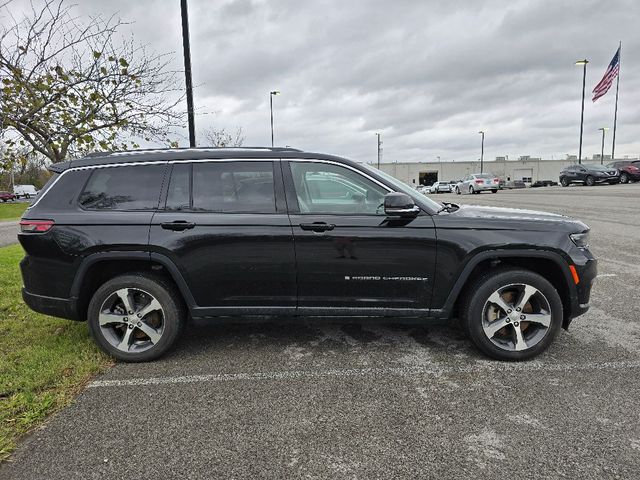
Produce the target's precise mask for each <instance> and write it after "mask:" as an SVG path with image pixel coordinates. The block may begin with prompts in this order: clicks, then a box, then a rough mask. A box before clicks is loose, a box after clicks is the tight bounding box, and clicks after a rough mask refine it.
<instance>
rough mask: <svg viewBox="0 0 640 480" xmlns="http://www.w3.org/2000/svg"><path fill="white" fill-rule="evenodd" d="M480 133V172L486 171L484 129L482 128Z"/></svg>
mask: <svg viewBox="0 0 640 480" xmlns="http://www.w3.org/2000/svg"><path fill="white" fill-rule="evenodd" d="M478 133H479V134H480V135H482V144H481V146H480V173H484V172H483V170H484V130H480V131H479V132H478Z"/></svg>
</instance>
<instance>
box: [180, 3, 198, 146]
mask: <svg viewBox="0 0 640 480" xmlns="http://www.w3.org/2000/svg"><path fill="white" fill-rule="evenodd" d="M180 12H181V14H182V50H183V54H184V78H185V83H186V87H187V119H188V121H189V146H190V147H191V148H193V147H195V146H196V126H195V120H194V114H193V82H192V80H191V45H190V44H189V13H188V11H187V0H180Z"/></svg>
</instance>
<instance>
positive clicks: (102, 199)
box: [79, 165, 165, 210]
mask: <svg viewBox="0 0 640 480" xmlns="http://www.w3.org/2000/svg"><path fill="white" fill-rule="evenodd" d="M164 169H165V165H128V166H125V167H106V168H96V169H95V170H94V171H93V172H92V173H91V177H89V181H88V182H87V184H86V186H85V188H84V190H83V191H82V193H81V194H80V199H79V202H80V206H81V207H82V208H85V209H88V210H154V209H156V208H157V207H158V198H159V196H160V187H161V185H162V177H163V175H164Z"/></svg>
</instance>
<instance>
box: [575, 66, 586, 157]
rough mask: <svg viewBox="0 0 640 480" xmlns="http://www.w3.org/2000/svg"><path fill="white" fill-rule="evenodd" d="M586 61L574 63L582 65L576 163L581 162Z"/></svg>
mask: <svg viewBox="0 0 640 480" xmlns="http://www.w3.org/2000/svg"><path fill="white" fill-rule="evenodd" d="M587 63H589V60H587V59H586V58H585V59H584V60H578V61H577V62H576V65H582V67H583V69H582V109H581V111H580V147H579V148H578V163H582V127H583V125H584V87H585V85H586V82H587Z"/></svg>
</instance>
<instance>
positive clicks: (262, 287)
mask: <svg viewBox="0 0 640 480" xmlns="http://www.w3.org/2000/svg"><path fill="white" fill-rule="evenodd" d="M163 207H164V208H163V209H161V210H160V211H158V212H157V213H156V214H155V215H154V217H153V219H152V221H151V231H150V235H151V239H150V244H151V249H152V252H153V253H158V254H162V255H165V256H167V257H169V258H170V259H171V260H172V262H173V264H175V265H176V266H177V267H178V269H179V270H180V273H181V275H182V276H183V278H184V279H185V281H186V283H187V285H188V289H189V290H190V292H191V293H192V295H193V300H194V302H195V308H194V309H193V313H194V314H195V315H197V316H208V315H226V314H229V315H244V314H287V313H294V312H295V307H296V275H295V260H294V258H295V257H294V249H293V236H292V232H291V225H290V223H289V218H288V216H287V213H286V208H285V200H284V187H283V184H282V175H281V169H280V165H279V160H276V161H273V159H265V160H258V159H251V160H235V161H229V160H212V161H207V162H193V163H183V162H176V163H175V164H174V165H173V170H172V174H171V179H170V181H169V183H168V188H167V192H166V201H165V202H164V205H163Z"/></svg>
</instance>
